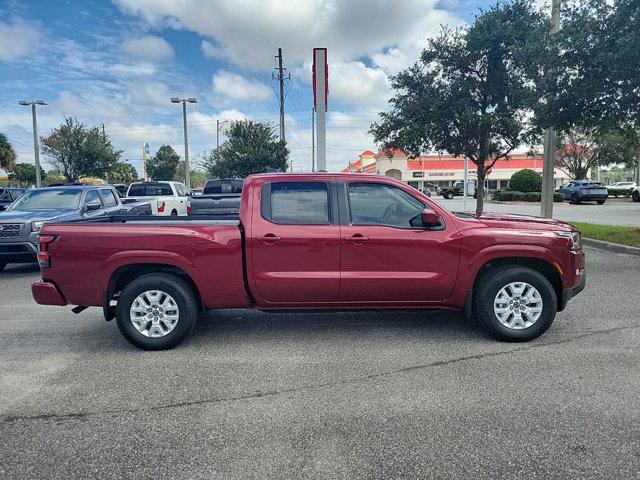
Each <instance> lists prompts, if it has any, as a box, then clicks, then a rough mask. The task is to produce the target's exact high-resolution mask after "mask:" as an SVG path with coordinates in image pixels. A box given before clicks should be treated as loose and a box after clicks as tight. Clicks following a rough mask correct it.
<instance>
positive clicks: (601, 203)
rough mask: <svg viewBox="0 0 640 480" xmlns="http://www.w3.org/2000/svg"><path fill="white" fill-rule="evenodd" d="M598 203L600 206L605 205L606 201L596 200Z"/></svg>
mask: <svg viewBox="0 0 640 480" xmlns="http://www.w3.org/2000/svg"><path fill="white" fill-rule="evenodd" d="M596 203H597V204H598V205H604V200H596Z"/></svg>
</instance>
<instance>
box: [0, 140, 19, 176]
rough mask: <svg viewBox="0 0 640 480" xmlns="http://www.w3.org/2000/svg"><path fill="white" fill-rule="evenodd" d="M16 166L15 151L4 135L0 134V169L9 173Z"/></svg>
mask: <svg viewBox="0 0 640 480" xmlns="http://www.w3.org/2000/svg"><path fill="white" fill-rule="evenodd" d="M15 166H16V151H15V150H14V149H13V145H11V143H10V142H9V139H8V138H7V136H6V135H5V134H4V133H0V168H2V169H3V170H4V171H5V172H10V171H11V170H13V167H15Z"/></svg>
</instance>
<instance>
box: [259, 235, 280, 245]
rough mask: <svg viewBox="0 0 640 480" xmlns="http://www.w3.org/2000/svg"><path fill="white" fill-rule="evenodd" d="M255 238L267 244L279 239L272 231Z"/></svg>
mask: <svg viewBox="0 0 640 480" xmlns="http://www.w3.org/2000/svg"><path fill="white" fill-rule="evenodd" d="M256 240H260V241H261V242H264V243H266V244H267V245H273V244H274V243H276V242H278V241H280V237H278V236H277V235H274V234H273V233H267V234H266V235H264V236H262V237H256Z"/></svg>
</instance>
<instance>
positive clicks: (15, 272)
mask: <svg viewBox="0 0 640 480" xmlns="http://www.w3.org/2000/svg"><path fill="white" fill-rule="evenodd" d="M39 270H40V267H39V266H38V264H37V263H13V264H9V265H7V266H6V267H5V269H4V270H3V271H2V272H0V278H26V277H33V274H34V273H36V272H38V271H39Z"/></svg>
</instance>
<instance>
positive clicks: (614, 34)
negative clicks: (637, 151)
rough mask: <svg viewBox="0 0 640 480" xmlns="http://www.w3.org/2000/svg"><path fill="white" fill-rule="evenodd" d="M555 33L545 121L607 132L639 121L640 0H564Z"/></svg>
mask: <svg viewBox="0 0 640 480" xmlns="http://www.w3.org/2000/svg"><path fill="white" fill-rule="evenodd" d="M564 3H565V6H564V8H563V18H562V26H561V29H560V31H559V33H558V34H557V38H556V39H555V41H557V43H558V46H559V49H558V56H557V57H554V56H549V57H547V58H546V59H543V60H542V61H543V63H544V62H546V63H547V64H555V65H556V68H557V82H555V83H556V89H555V91H554V90H553V89H551V90H550V92H549V96H548V101H547V102H545V105H546V106H545V107H544V108H545V112H544V114H542V115H540V116H539V118H540V120H542V121H543V123H548V124H551V125H555V126H556V127H558V128H559V129H562V130H568V129H569V128H571V127H574V126H576V125H581V126H584V127H591V128H598V129H600V130H603V131H607V130H610V129H611V128H613V127H616V126H618V125H619V124H625V125H628V124H631V125H636V126H637V125H639V124H640V95H639V94H638V92H640V75H638V71H640V34H639V33H638V32H640V2H639V1H638V0H616V1H615V2H611V1H608V0H585V1H580V2H568V3H567V2H564Z"/></svg>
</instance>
